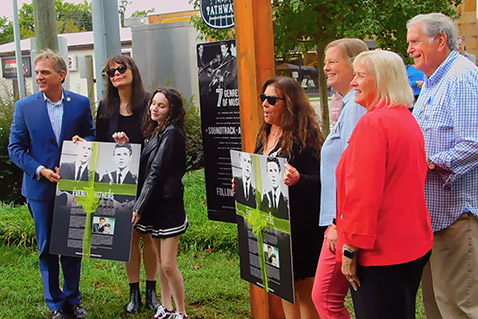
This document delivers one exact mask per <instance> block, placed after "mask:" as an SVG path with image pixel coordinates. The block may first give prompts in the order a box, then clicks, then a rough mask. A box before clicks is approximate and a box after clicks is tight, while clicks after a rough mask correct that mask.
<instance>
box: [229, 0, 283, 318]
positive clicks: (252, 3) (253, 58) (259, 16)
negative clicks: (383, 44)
mask: <svg viewBox="0 0 478 319" xmlns="http://www.w3.org/2000/svg"><path fill="white" fill-rule="evenodd" d="M234 16H235V23H236V44H237V63H238V67H237V69H238V79H239V100H240V103H241V106H240V107H241V135H242V149H243V150H244V151H246V152H251V153H252V152H253V151H254V147H255V144H256V135H257V132H258V129H259V127H260V125H261V124H262V122H263V121H264V117H263V112H262V106H261V104H260V100H259V93H260V90H261V88H262V84H263V83H264V82H265V81H266V80H267V79H268V78H270V77H272V76H274V75H275V60H274V36H273V30H272V6H271V1H270V0H234ZM249 288H250V298H251V316H252V318H255V319H281V318H284V313H283V311H282V304H281V299H280V298H278V297H276V296H274V295H272V294H269V293H267V292H265V291H264V290H263V289H261V288H259V287H257V286H255V285H252V284H251V285H250V287H249Z"/></svg>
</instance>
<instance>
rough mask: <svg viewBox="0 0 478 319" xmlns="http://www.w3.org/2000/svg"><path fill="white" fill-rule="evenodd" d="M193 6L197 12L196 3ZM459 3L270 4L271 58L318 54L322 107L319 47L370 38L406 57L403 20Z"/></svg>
mask: <svg viewBox="0 0 478 319" xmlns="http://www.w3.org/2000/svg"><path fill="white" fill-rule="evenodd" d="M191 1H194V7H195V8H196V9H197V8H199V0H191ZM461 2H462V0H388V1H373V0H342V1H340V2H334V1H328V0H272V6H273V7H272V15H273V24H274V45H275V51H276V54H280V55H285V56H287V54H288V53H289V52H290V50H294V49H296V48H300V49H302V50H309V49H313V48H315V50H316V51H317V62H318V69H319V72H318V73H319V90H320V98H321V105H327V103H328V101H327V84H326V78H325V74H324V73H323V72H322V69H323V65H324V48H325V46H326V45H327V43H329V42H330V41H332V40H334V39H339V38H343V37H356V38H361V39H375V40H376V41H377V45H378V46H379V47H381V48H386V49H390V50H392V51H395V52H397V53H400V54H401V55H402V56H403V57H407V52H406V51H407V50H406V49H407V42H406V34H407V32H406V21H408V20H409V19H410V18H412V17H414V16H415V15H417V14H420V13H429V12H443V13H445V14H447V15H450V16H452V17H456V15H457V13H456V10H454V6H457V5H459V4H461ZM193 24H194V26H195V27H196V29H197V30H198V31H199V32H200V33H201V34H202V38H203V39H204V38H206V37H210V38H211V39H213V40H221V39H224V38H228V37H231V36H232V37H233V33H230V32H225V31H224V30H215V29H212V28H209V27H208V26H207V25H206V24H205V23H203V22H202V21H201V19H200V18H197V19H194V20H193ZM321 127H322V131H323V133H324V134H325V135H327V134H328V132H329V114H328V108H326V107H323V108H322V123H321Z"/></svg>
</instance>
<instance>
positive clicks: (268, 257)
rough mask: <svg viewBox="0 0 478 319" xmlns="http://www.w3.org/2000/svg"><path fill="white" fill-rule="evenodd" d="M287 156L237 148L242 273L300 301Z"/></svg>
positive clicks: (234, 170) (233, 153) (234, 155)
mask: <svg viewBox="0 0 478 319" xmlns="http://www.w3.org/2000/svg"><path fill="white" fill-rule="evenodd" d="M286 162H287V160H286V159H285V158H280V157H268V156H264V155H258V154H251V153H246V152H238V151H231V166H232V173H233V175H234V186H235V190H236V191H235V194H234V195H235V200H236V204H235V205H236V211H237V229H238V234H239V257H240V264H241V278H242V279H244V280H247V281H248V282H250V283H251V284H254V285H256V286H258V287H261V288H262V289H264V290H266V291H267V292H270V293H272V294H274V295H276V296H278V297H280V298H282V299H285V300H287V301H289V302H291V303H294V302H295V293H294V272H293V265H292V243H291V238H290V218H289V188H288V187H287V186H286V185H285V184H284V183H283V182H282V178H283V176H284V172H285V164H286Z"/></svg>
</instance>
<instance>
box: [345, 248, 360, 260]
mask: <svg viewBox="0 0 478 319" xmlns="http://www.w3.org/2000/svg"><path fill="white" fill-rule="evenodd" d="M342 252H343V254H344V256H345V257H347V258H349V259H354V258H355V256H356V254H357V252H356V251H353V250H351V249H348V248H347V247H345V246H343V248H342Z"/></svg>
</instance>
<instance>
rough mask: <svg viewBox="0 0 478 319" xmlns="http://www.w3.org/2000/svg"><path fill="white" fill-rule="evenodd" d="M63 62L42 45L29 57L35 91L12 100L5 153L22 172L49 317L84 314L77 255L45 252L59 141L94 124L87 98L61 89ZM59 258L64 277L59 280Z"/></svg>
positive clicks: (87, 132)
mask: <svg viewBox="0 0 478 319" xmlns="http://www.w3.org/2000/svg"><path fill="white" fill-rule="evenodd" d="M66 72H67V66H66V64H65V61H64V60H63V59H62V58H61V56H59V55H58V54H57V53H55V52H53V51H51V50H46V51H42V52H41V53H40V54H39V55H37V56H36V57H35V73H36V83H37V85H38V88H39V91H40V92H39V93H36V94H33V95H31V96H29V97H27V98H25V99H22V100H20V101H18V102H17V103H16V105H15V113H14V116H13V123H12V127H11V133H10V143H9V145H8V152H9V155H10V158H11V159H12V161H13V162H14V163H15V164H16V165H17V166H18V167H20V168H21V169H22V170H23V171H24V174H23V185H22V195H23V196H25V197H26V199H27V204H28V208H29V210H30V213H31V215H32V217H33V219H34V221H35V231H36V238H37V244H38V249H39V252H40V271H41V274H42V279H43V290H44V294H45V301H46V303H47V305H48V307H49V308H50V310H51V311H52V314H53V316H52V318H53V319H62V318H69V317H68V316H67V315H70V316H72V317H73V318H75V319H83V318H86V317H87V313H86V311H85V309H84V308H83V307H82V306H81V305H80V297H81V296H80V290H79V285H80V273H81V258H78V257H70V256H58V255H52V254H50V253H49V246H50V232H51V225H52V219H53V207H54V202H55V189H56V183H57V182H58V180H59V179H60V175H59V172H58V166H59V161H60V154H61V146H62V143H63V141H64V140H73V141H77V140H78V139H79V138H80V136H81V137H84V138H85V139H87V140H93V139H94V136H95V127H94V125H93V120H92V116H91V111H90V103H89V101H88V98H86V97H84V96H81V95H78V94H75V93H73V92H69V91H66V90H63V88H62V83H63V82H64V79H65V76H66ZM59 262H61V268H62V271H63V276H64V284H63V289H61V288H60V284H59Z"/></svg>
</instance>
